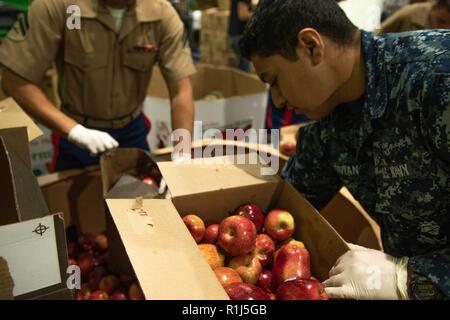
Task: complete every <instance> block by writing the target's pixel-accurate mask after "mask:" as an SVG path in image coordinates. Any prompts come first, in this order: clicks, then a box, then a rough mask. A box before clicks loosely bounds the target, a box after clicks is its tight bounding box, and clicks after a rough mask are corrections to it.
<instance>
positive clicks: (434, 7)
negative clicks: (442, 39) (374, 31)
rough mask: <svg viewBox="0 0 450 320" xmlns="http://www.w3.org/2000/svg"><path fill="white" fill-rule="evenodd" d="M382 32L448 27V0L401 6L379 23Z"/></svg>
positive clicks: (449, 1)
mask: <svg viewBox="0 0 450 320" xmlns="http://www.w3.org/2000/svg"><path fill="white" fill-rule="evenodd" d="M380 29H381V30H379V31H380V32H382V33H388V32H406V31H415V30H423V29H450V0H435V1H428V2H423V3H416V4H411V5H408V6H405V7H403V8H402V9H400V10H398V11H397V12H396V13H394V14H393V15H392V16H391V17H389V18H387V19H386V20H385V21H384V22H383V23H382V24H381V28H380Z"/></svg>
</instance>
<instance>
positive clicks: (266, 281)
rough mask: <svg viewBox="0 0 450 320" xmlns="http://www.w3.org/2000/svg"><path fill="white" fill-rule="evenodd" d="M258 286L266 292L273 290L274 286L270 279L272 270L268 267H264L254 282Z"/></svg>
mask: <svg viewBox="0 0 450 320" xmlns="http://www.w3.org/2000/svg"><path fill="white" fill-rule="evenodd" d="M256 285H257V286H258V287H260V288H261V289H264V290H266V291H267V292H274V291H275V288H274V286H273V281H272V271H271V270H269V269H264V270H263V271H262V272H261V275H260V276H259V279H258V282H257V283H256Z"/></svg>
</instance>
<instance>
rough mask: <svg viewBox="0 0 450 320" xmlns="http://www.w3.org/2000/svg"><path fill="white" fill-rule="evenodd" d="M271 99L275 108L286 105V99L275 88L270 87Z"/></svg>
mask: <svg viewBox="0 0 450 320" xmlns="http://www.w3.org/2000/svg"><path fill="white" fill-rule="evenodd" d="M271 93H272V100H273V103H274V105H275V107H276V108H279V109H281V108H284V107H285V106H286V99H285V98H284V97H283V96H282V95H281V94H280V91H279V90H277V89H272V90H271Z"/></svg>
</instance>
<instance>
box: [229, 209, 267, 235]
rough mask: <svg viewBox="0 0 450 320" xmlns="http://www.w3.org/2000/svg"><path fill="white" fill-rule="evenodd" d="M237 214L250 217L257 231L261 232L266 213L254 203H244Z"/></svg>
mask: <svg viewBox="0 0 450 320" xmlns="http://www.w3.org/2000/svg"><path fill="white" fill-rule="evenodd" d="M235 215H238V216H242V217H246V218H248V219H250V220H251V221H252V222H253V223H254V224H255V227H256V232H260V231H261V229H262V227H263V224H264V214H263V213H262V211H261V210H260V209H259V208H258V206H257V205H256V204H254V203H249V204H244V205H243V206H240V207H239V208H238V209H237V210H236V212H235Z"/></svg>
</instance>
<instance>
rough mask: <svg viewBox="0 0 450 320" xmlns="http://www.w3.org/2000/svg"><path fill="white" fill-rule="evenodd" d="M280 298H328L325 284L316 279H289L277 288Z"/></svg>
mask: <svg viewBox="0 0 450 320" xmlns="http://www.w3.org/2000/svg"><path fill="white" fill-rule="evenodd" d="M277 299H278V300H328V296H327V294H326V292H325V288H324V286H323V284H321V283H320V282H319V281H317V280H314V279H299V280H292V281H287V282H285V283H283V284H281V285H280V287H279V288H278V290H277Z"/></svg>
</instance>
